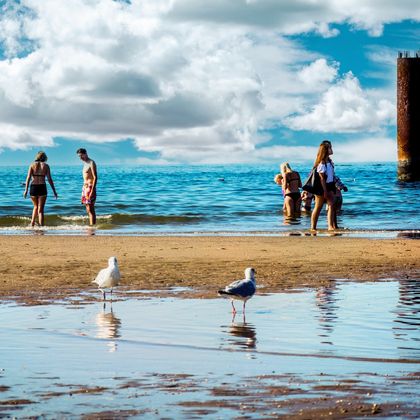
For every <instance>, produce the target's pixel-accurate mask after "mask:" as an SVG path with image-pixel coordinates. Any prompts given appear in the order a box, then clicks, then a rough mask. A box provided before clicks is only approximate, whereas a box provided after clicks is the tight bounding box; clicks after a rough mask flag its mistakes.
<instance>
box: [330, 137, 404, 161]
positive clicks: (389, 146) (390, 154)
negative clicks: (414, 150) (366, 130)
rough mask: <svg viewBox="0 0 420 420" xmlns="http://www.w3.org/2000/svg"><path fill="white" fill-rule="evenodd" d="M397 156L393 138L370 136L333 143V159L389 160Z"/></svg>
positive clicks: (393, 159)
mask: <svg viewBox="0 0 420 420" xmlns="http://www.w3.org/2000/svg"><path fill="white" fill-rule="evenodd" d="M396 157H397V144H396V140H395V139H390V138H387V137H371V138H364V139H360V140H357V141H348V142H345V143H337V144H334V155H333V158H334V161H335V162H337V163H346V162H389V161H395V159H396Z"/></svg>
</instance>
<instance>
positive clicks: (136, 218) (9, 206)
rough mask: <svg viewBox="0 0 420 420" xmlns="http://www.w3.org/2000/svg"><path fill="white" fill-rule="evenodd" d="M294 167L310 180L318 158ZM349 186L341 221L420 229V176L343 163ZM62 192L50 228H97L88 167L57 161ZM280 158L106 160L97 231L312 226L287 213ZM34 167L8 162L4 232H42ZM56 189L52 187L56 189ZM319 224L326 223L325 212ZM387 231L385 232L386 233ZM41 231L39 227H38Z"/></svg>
mask: <svg viewBox="0 0 420 420" xmlns="http://www.w3.org/2000/svg"><path fill="white" fill-rule="evenodd" d="M294 168H295V169H296V170H298V171H299V172H300V174H301V177H302V179H304V178H305V177H306V174H307V173H308V172H309V171H310V169H311V165H310V164H298V165H295V166H294ZM336 171H337V174H338V175H339V176H340V178H341V179H342V181H343V182H344V183H345V184H346V185H347V187H348V189H349V190H348V192H345V193H344V194H343V197H344V205H343V211H342V213H341V214H340V215H339V220H338V222H339V226H342V227H343V228H346V229H348V230H350V232H353V231H362V233H363V232H366V231H368V232H370V235H375V233H376V234H379V235H384V234H389V232H394V235H396V234H398V232H399V231H402V230H409V231H415V232H417V233H418V232H419V229H420V217H419V214H420V183H419V182H415V183H400V182H398V181H397V179H396V164H395V163H384V164H346V165H339V164H337V165H336ZM52 172H53V176H54V180H55V185H56V187H57V191H58V194H59V199H58V200H54V198H53V197H52V196H50V197H49V198H48V200H47V205H46V210H45V211H46V225H47V228H46V229H45V230H44V232H45V233H48V234H76V235H80V234H82V235H84V234H89V233H90V231H87V229H86V228H87V223H88V222H87V217H86V211H85V209H84V207H83V206H82V205H81V204H80V192H81V190H80V189H81V182H82V180H81V166H74V167H72V166H68V167H54V166H52ZM277 172H278V166H277V165H196V166H156V167H150V166H137V167H134V166H133V167H125V166H101V165H99V184H98V201H97V213H98V216H99V217H98V225H97V227H98V229H97V230H96V231H95V233H96V234H168V233H169V234H174V233H175V234H176V233H177V234H179V233H184V234H195V233H196V232H210V233H212V232H215V233H220V232H227V233H233V234H235V233H255V232H260V233H261V232H262V233H264V232H267V233H270V234H278V233H280V234H281V233H285V232H291V231H300V230H307V229H309V227H310V217H309V215H307V214H306V215H305V214H303V215H302V217H300V218H297V219H294V220H287V219H285V218H284V217H283V212H282V205H283V198H282V193H281V188H280V187H279V186H278V185H276V184H275V183H274V182H273V177H274V175H275V174H276V173H277ZM26 173H27V168H26V167H0V189H1V191H2V200H1V203H0V234H16V233H19V234H26V233H29V234H31V233H34V231H33V230H32V229H31V228H29V227H28V226H29V222H30V214H31V212H32V203H31V201H30V199H29V198H28V199H26V200H24V199H23V197H22V193H23V186H22V183H24V181H25V177H26ZM50 195H51V193H50ZM318 228H320V229H325V228H326V215H325V214H324V212H323V213H322V215H321V217H320V219H319V224H318ZM378 231H379V232H378ZM35 233H39V231H38V230H35Z"/></svg>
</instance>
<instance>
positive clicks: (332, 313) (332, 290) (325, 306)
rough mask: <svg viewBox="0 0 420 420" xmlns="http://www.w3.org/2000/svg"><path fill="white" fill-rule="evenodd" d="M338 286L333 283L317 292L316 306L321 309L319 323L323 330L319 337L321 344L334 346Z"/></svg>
mask: <svg viewBox="0 0 420 420" xmlns="http://www.w3.org/2000/svg"><path fill="white" fill-rule="evenodd" d="M336 294H337V285H336V283H335V282H332V283H331V284H329V285H328V286H322V287H320V288H318V289H317V291H316V295H315V298H316V306H317V307H318V309H319V316H318V322H319V326H320V329H321V332H320V334H319V337H321V340H323V341H321V343H323V344H330V345H332V344H333V342H332V341H330V340H331V334H332V332H333V331H334V323H335V322H336V320H337V314H336V311H337V305H336V302H337V297H336Z"/></svg>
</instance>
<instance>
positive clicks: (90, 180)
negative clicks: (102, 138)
mask: <svg viewBox="0 0 420 420" xmlns="http://www.w3.org/2000/svg"><path fill="white" fill-rule="evenodd" d="M76 153H77V154H78V156H79V158H80V160H82V161H83V171H82V172H83V188H82V199H81V201H82V204H84V205H85V206H86V211H87V214H88V216H89V224H90V225H91V226H93V225H95V224H96V212H95V202H96V184H97V182H98V173H97V171H96V163H95V161H93V160H92V159H90V158H89V156H88V154H87V151H86V149H78V150H77V152H76Z"/></svg>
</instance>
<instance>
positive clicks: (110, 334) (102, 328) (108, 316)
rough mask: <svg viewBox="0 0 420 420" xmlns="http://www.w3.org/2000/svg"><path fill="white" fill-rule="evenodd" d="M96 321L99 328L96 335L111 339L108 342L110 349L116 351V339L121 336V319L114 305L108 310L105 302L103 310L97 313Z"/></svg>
mask: <svg viewBox="0 0 420 420" xmlns="http://www.w3.org/2000/svg"><path fill="white" fill-rule="evenodd" d="M95 323H96V326H97V328H98V329H97V331H96V335H95V337H96V338H103V339H107V338H108V339H111V341H110V342H109V343H108V347H109V351H110V352H114V351H116V350H117V343H116V342H115V340H116V339H117V338H119V337H120V336H121V335H120V333H119V330H120V327H121V320H120V318H118V317H116V316H115V314H114V312H113V310H112V305H110V310H109V311H108V312H107V310H106V303H104V305H103V309H102V311H101V312H99V313H98V314H97V315H96V318H95Z"/></svg>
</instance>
